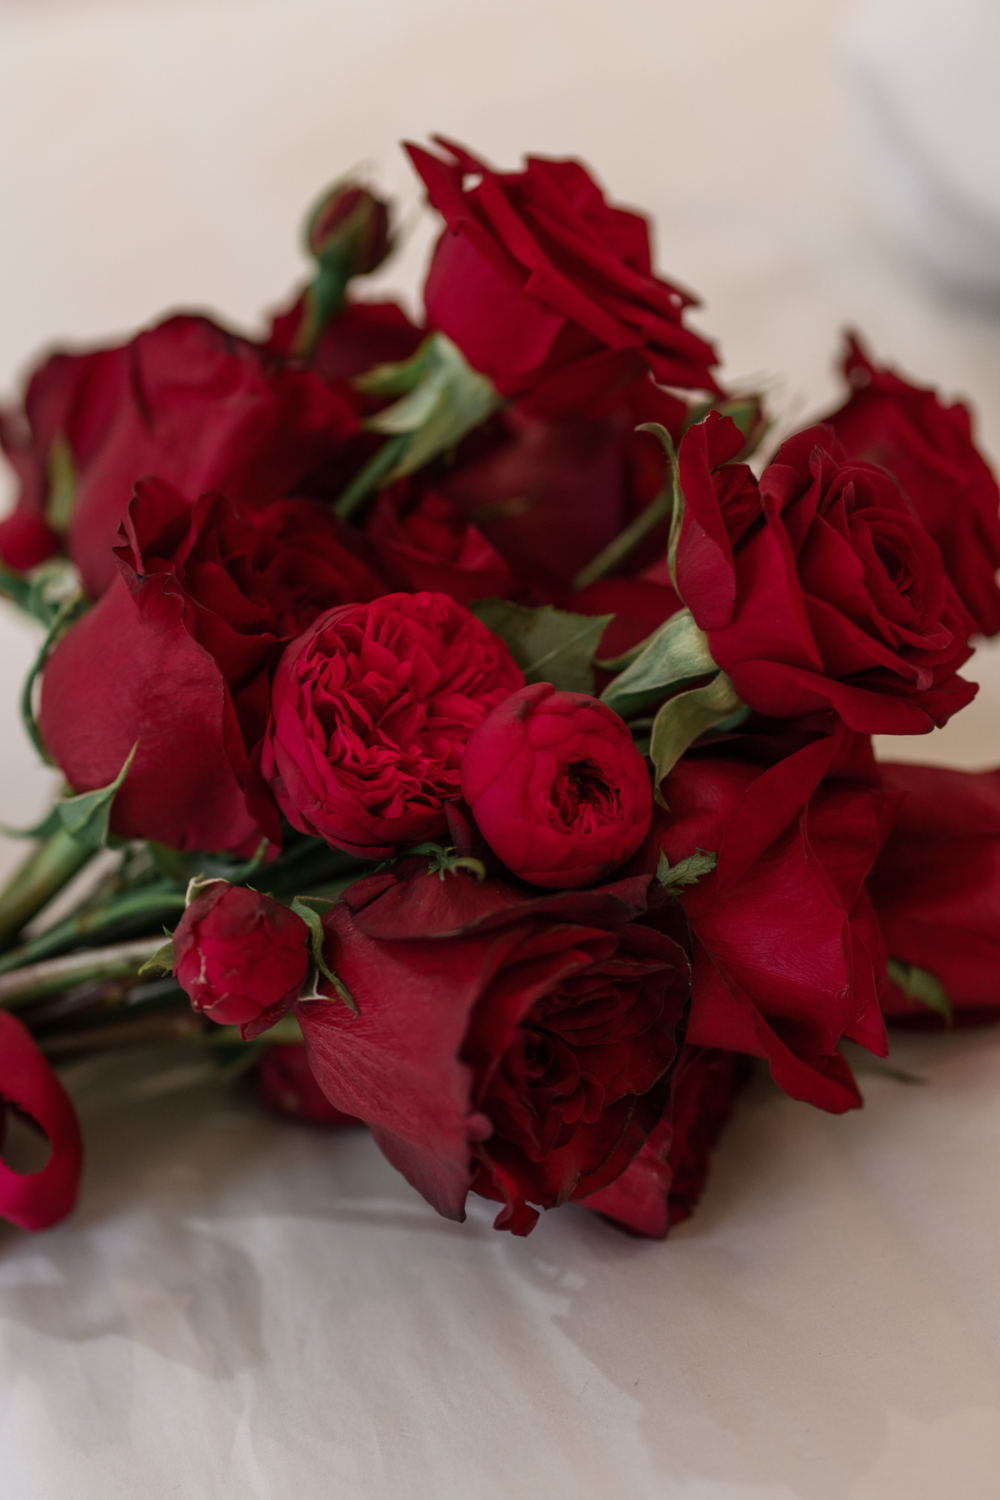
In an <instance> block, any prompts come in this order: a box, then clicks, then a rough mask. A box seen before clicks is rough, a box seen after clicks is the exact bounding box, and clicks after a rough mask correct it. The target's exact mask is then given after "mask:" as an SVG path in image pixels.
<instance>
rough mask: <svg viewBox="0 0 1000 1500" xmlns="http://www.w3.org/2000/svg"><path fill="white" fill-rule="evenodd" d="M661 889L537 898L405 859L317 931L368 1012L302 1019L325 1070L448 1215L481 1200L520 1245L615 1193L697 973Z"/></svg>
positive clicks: (654, 1106)
mask: <svg viewBox="0 0 1000 1500" xmlns="http://www.w3.org/2000/svg"><path fill="white" fill-rule="evenodd" d="M649 886H650V882H649V879H648V878H646V877H642V878H639V879H633V880H630V881H623V882H619V883H618V884H617V885H613V886H606V887H604V888H602V889H598V890H593V891H575V892H565V893H563V892H560V893H559V894H556V895H545V896H530V895H526V894H525V893H524V892H523V890H518V889H516V888H515V887H514V886H512V885H509V884H508V883H506V882H505V881H500V880H489V879H488V880H485V881H484V882H483V883H482V884H481V885H477V884H476V882H475V881H474V880H473V879H472V878H471V877H470V876H467V875H465V874H464V873H458V874H447V875H445V876H444V877H443V878H441V877H440V876H438V875H437V874H430V873H428V872H427V866H426V864H425V863H423V862H422V861H417V860H413V861H408V862H407V863H406V865H404V866H402V867H399V868H398V869H397V870H396V871H395V872H393V873H389V874H384V875H376V876H371V877H370V878H369V879H367V880H363V881H359V882H358V883H357V884H355V885H354V886H351V887H349V889H348V890H347V891H346V892H345V893H344V897H343V900H342V901H341V902H340V903H338V905H337V906H335V907H334V908H333V909H332V910H331V911H330V912H329V913H328V915H327V916H326V917H324V919H323V924H324V927H325V928H326V931H327V934H328V945H327V959H328V962H329V963H330V964H331V965H332V966H334V967H335V969H336V972H337V975H338V977H339V978H340V979H341V980H342V981H343V982H344V983H345V984H346V985H347V987H348V989H349V990H350V991H351V994H352V995H353V996H354V999H355V1001H356V1002H357V1006H358V1014H357V1015H356V1016H355V1015H352V1014H351V1013H350V1011H349V1010H348V1009H347V1007H346V1006H344V1005H338V1004H330V1003H329V1002H328V1001H313V1002H301V1003H300V1004H299V1005H297V1006H296V1014H297V1016H298V1018H299V1022H300V1025H301V1027H302V1031H303V1035H304V1036H305V1038H306V1042H307V1044H308V1046H309V1055H310V1061H311V1065H312V1069H313V1072H314V1073H315V1075H316V1077H317V1078H318V1079H319V1081H320V1083H321V1084H322V1087H323V1090H324V1092H325V1093H326V1095H327V1097H328V1098H329V1099H330V1100H331V1101H332V1102H333V1103H334V1104H335V1105H336V1106H337V1108H338V1109H342V1110H344V1111H345V1112H347V1113H349V1114H355V1115H358V1116H360V1117H361V1118H362V1119H363V1120H366V1121H367V1122H368V1124H369V1125H370V1126H371V1129H372V1133H373V1135H374V1137H375V1140H376V1142H377V1143H378V1145H379V1146H380V1147H381V1149H382V1150H383V1151H384V1152H385V1154H386V1156H387V1157H388V1158H389V1160H390V1161H391V1162H392V1163H393V1165H394V1166H396V1167H398V1168H399V1170H400V1171H401V1172H402V1173H403V1174H404V1176H405V1177H406V1178H407V1179H408V1180H409V1181H410V1182H411V1183H413V1185H414V1186H415V1187H416V1188H418V1189H419V1191H420V1192H422V1193H423V1194H424V1196H425V1197H426V1198H427V1199H428V1201H429V1202H431V1203H432V1204H433V1205H434V1207H435V1208H436V1209H437V1210H438V1212H439V1213H442V1214H444V1215H445V1216H446V1217H448V1218H452V1219H462V1218H464V1204H465V1198H466V1194H467V1193H468V1192H469V1190H470V1189H471V1190H473V1191H475V1192H477V1193H480V1194H482V1195H483V1196H484V1197H487V1198H492V1199H494V1200H495V1201H496V1202H499V1203H502V1204H504V1207H503V1209H502V1211H501V1213H500V1215H499V1218H498V1219H497V1228H508V1229H511V1230H512V1231H513V1232H514V1233H515V1234H527V1233H528V1231H529V1230H530V1229H531V1228H532V1226H533V1225H534V1223H535V1222H536V1220H537V1218H538V1213H537V1210H536V1208H534V1207H532V1206H531V1205H533V1204H534V1205H538V1206H539V1207H543V1208H551V1207H554V1206H555V1205H556V1204H560V1203H565V1202H567V1201H569V1200H570V1199H577V1198H586V1197H588V1196H589V1195H590V1194H591V1193H593V1192H596V1191H598V1190H599V1189H600V1188H602V1187H604V1186H606V1185H607V1184H608V1183H610V1182H612V1181H613V1180H614V1179H615V1178H616V1177H617V1176H618V1175H619V1174H620V1173H621V1172H622V1171H624V1169H625V1168H626V1167H627V1165H628V1163H629V1162H630V1161H631V1160H632V1158H633V1157H634V1156H635V1154H636V1152H637V1151H638V1150H639V1148H640V1147H641V1145H642V1143H643V1141H644V1140H645V1139H646V1137H647V1136H648V1135H649V1133H650V1131H651V1130H652V1129H653V1127H654V1126H655V1125H656V1123H657V1121H658V1119H659V1117H660V1113H661V1110H662V1108H663V1101H664V1096H665V1091H666V1088H667V1083H666V1076H667V1073H668V1070H669V1068H670V1065H671V1063H672V1062H673V1060H674V1057H675V1054H676V1050H677V1041H676V1031H677V1026H678V1023H679V1021H680V1020H681V1017H682V1015H683V1012H684V1007H685V1004H686V998H687V994H688V964H687V957H686V955H685V953H684V951H683V950H682V949H681V948H680V947H679V946H678V945H677V943H675V942H674V941H673V940H672V939H671V938H670V937H668V936H667V935H666V931H665V929H666V928H667V927H668V926H669V925H670V924H671V922H672V921H674V920H675V918H676V909H675V908H674V907H673V905H672V904H669V905H667V906H664V907H662V908H661V909H659V910H657V911H654V912H650V911H649V909H648V903H647V892H648V889H649ZM653 895H654V898H656V899H659V896H658V895H657V890H656V889H654V891H653ZM659 895H660V896H662V893H659Z"/></svg>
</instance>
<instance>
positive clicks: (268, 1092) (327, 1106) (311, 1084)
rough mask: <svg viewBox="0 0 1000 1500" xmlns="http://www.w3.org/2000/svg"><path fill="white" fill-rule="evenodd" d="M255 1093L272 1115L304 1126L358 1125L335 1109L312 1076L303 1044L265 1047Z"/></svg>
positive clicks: (354, 1119)
mask: <svg viewBox="0 0 1000 1500" xmlns="http://www.w3.org/2000/svg"><path fill="white" fill-rule="evenodd" d="M257 1094H258V1096H259V1098H260V1100H261V1103H262V1104H266V1105H267V1107H268V1109H272V1110H274V1112H275V1114H279V1115H285V1116H286V1117H287V1118H288V1119H289V1120H301V1121H302V1122H303V1123H304V1124H306V1125H336V1126H344V1125H360V1124H361V1123H362V1122H361V1121H360V1120H358V1119H356V1118H355V1116H354V1115H345V1114H344V1112H343V1110H340V1109H337V1108H335V1106H334V1105H332V1104H331V1103H330V1101H329V1099H328V1098H327V1097H326V1095H325V1094H324V1092H323V1090H322V1089H321V1088H320V1086H319V1084H318V1083H317V1082H316V1080H315V1078H314V1077H313V1071H312V1068H310V1066H309V1054H308V1052H307V1050H306V1047H305V1046H304V1044H303V1043H302V1042H280V1043H278V1045H277V1046H274V1047H268V1049H267V1051H266V1052H265V1054H264V1056H263V1057H262V1058H261V1060H260V1062H259V1063H258V1064H257Z"/></svg>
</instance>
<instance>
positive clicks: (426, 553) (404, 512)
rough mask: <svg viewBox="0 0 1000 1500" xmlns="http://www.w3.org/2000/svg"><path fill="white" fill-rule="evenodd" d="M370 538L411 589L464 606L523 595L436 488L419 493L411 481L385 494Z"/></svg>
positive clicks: (483, 540)
mask: <svg viewBox="0 0 1000 1500" xmlns="http://www.w3.org/2000/svg"><path fill="white" fill-rule="evenodd" d="M365 534H366V535H367V537H368V539H369V541H370V542H371V543H372V546H373V547H374V549H375V552H376V553H377V555H378V557H379V560H380V562H381V563H382V564H383V565H384V569H385V571H387V572H388V571H389V570H390V569H391V570H392V571H393V572H394V573H395V574H396V575H398V577H399V578H400V580H401V582H402V583H404V584H405V586H406V587H407V588H408V589H416V590H421V589H428V590H430V591H431V592H432V593H438V594H450V595H451V597H452V598H453V599H457V600H458V602H459V603H460V604H471V603H473V601H474V600H476V599H489V598H494V597H499V598H506V597H508V596H509V595H511V594H516V593H517V592H518V585H517V583H516V581H515V579H514V575H513V574H512V573H511V571H510V569H509V568H508V566H507V564H506V563H505V562H504V560H503V558H502V557H501V556H500V554H499V552H498V551H497V550H496V548H495V547H493V546H492V545H491V544H490V543H489V542H488V541H487V540H486V538H485V537H484V536H483V533H482V532H481V531H480V530H479V528H478V526H473V524H472V523H471V521H467V520H466V519H465V517H464V516H463V515H462V513H461V512H460V511H459V510H458V508H457V506H455V505H454V504H453V503H452V501H450V500H446V499H445V497H444V496H443V495H441V494H440V493H438V491H436V490H433V489H431V490H424V491H422V492H421V491H415V489H414V486H413V485H412V484H411V483H410V481H409V480H406V479H403V480H400V482H399V483H398V484H396V485H394V486H393V487H392V489H389V490H383V492H382V494H381V495H379V497H378V499H377V500H376V502H375V505H374V506H373V508H372V511H371V514H370V516H369V518H368V522H367V524H366V526H365Z"/></svg>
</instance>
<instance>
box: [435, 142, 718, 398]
mask: <svg viewBox="0 0 1000 1500" xmlns="http://www.w3.org/2000/svg"><path fill="white" fill-rule="evenodd" d="M437 140H438V143H439V144H440V145H441V146H442V148H443V149H444V150H445V151H446V152H447V155H446V157H445V158H444V159H442V158H441V157H438V156H432V155H431V154H430V153H429V152H427V151H424V150H422V149H421V148H420V147H419V146H407V148H406V149H407V151H408V152H409V154H410V157H411V159H412V161H413V164H414V166H415V167H416V169H417V171H418V172H419V174H420V176H421V177H422V178H423V181H424V186H425V187H426V189H427V196H428V198H429V199H430V201H431V203H432V205H433V206H434V207H435V208H436V209H437V210H438V212H439V213H440V214H441V215H442V217H443V218H444V220H445V224H446V226H447V227H446V229H445V231H444V233H443V234H442V236H441V238H440V239H439V241H438V243H437V248H436V249H435V251H434V258H433V260H432V261H431V266H430V270H429V271H428V273H427V282H426V285H425V287H424V302H425V304H426V307H427V318H428V322H429V323H430V325H431V326H432V327H433V328H438V329H440V330H441V331H442V332H443V333H445V334H447V335H448V337H449V338H450V339H452V340H453V342H454V343H456V344H457V345H458V347H459V348H460V349H461V350H462V352H463V354H464V355H465V357H466V358H467V359H468V361H469V363H470V364H471V365H473V366H474V367H475V368H476V369H477V370H480V371H482V372H483V374H485V375H488V376H489V377H490V379H491V380H492V381H493V383H494V385H495V386H496V387H497V389H498V390H499V391H500V393H501V394H502V395H504V396H508V397H512V398H523V397H525V396H529V395H530V396H531V397H532V399H533V402H534V403H535V405H536V409H537V410H538V411H539V412H541V411H542V410H544V411H545V413H546V414H547V415H563V414H566V413H572V412H576V411H581V410H583V409H584V408H586V407H588V406H590V405H591V404H592V403H593V402H594V401H595V400H599V399H600V398H601V397H603V396H605V395H606V394H607V393H608V392H610V391H612V390H614V389H616V388H617V387H620V386H623V385H625V384H627V383H628V381H629V380H633V379H635V377H636V376H638V375H641V374H644V373H645V372H646V371H647V370H649V371H652V373H653V375H654V376H655V377H656V379H657V380H658V381H660V382H661V383H662V384H664V385H672V386H681V387H684V388H686V389H696V390H716V389H717V386H716V384H715V380H714V378H713V376H712V374H711V370H712V366H713V365H715V364H716V363H717V359H716V354H715V350H714V349H713V348H712V346H711V344H707V343H706V342H705V340H704V339H701V338H698V336H697V335H696V334H694V333H692V332H691V330H690V329H688V328H685V327H684V324H683V316H684V311H685V309H686V308H688V307H691V306H693V305H694V298H692V297H691V296H689V295H688V293H686V292H682V291H680V290H678V288H677V287H675V286H672V285H671V284H670V283H669V282H666V281H662V280H660V278H659V277H657V276H654V274H653V272H652V269H651V265H650V248H649V229H648V226H647V224H646V220H645V219H644V218H642V217H641V215H639V214H634V213H629V212H627V211H625V210H624V209H620V208H612V207H611V206H610V205H609V204H608V203H607V202H606V201H605V198H604V195H603V193H602V192H601V190H600V188H599V187H598V186H597V184H596V182H594V180H593V178H592V177H590V176H589V174H588V173H587V172H586V170H585V169H584V168H583V167H582V166H580V164H579V163H578V162H575V161H550V160H547V159H545V158H543V157H537V156H536V157H529V158H528V163H527V166H526V168H525V170H524V171H523V172H494V171H493V170H492V168H490V167H488V166H486V165H485V164H484V163H483V162H481V161H478V160H477V159H476V158H475V157H474V156H472V155H470V153H469V152H468V151H466V150H464V149H463V148H462V147H461V146H456V145H454V144H452V143H451V142H445V141H443V140H441V138H440V137H438V138H437ZM467 177H474V178H476V184H475V186H473V187H470V188H467V187H466V186H465V179H466V178H467Z"/></svg>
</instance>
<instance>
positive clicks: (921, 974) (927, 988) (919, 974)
mask: <svg viewBox="0 0 1000 1500" xmlns="http://www.w3.org/2000/svg"><path fill="white" fill-rule="evenodd" d="M886 969H887V971H888V974H889V978H890V979H891V980H892V982H893V984H895V985H897V986H898V987H899V988H900V989H901V990H902V991H903V994H904V995H905V996H906V998H907V999H908V1000H916V1002H917V1003H918V1005H923V1006H926V1008H927V1009H928V1010H932V1011H934V1012H935V1013H936V1014H937V1015H939V1016H941V1017H942V1018H943V1020H944V1021H945V1023H946V1024H947V1025H948V1026H950V1025H951V1023H952V1021H953V1020H954V1011H953V1009H952V1004H951V1000H950V999H949V997H948V992H947V990H946V989H945V987H944V985H943V984H942V983H941V981H940V979H938V978H937V976H936V975H934V974H931V973H930V972H929V970H927V969H921V968H918V967H917V965H916V964H907V963H903V961H902V960H901V959H898V958H890V960H889V962H888V964H887V965H886Z"/></svg>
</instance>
